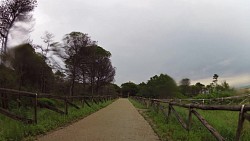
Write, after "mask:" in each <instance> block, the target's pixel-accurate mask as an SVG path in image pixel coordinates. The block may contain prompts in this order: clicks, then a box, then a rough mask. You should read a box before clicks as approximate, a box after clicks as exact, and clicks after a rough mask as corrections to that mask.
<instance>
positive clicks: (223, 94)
mask: <svg viewBox="0 0 250 141" xmlns="http://www.w3.org/2000/svg"><path fill="white" fill-rule="evenodd" d="M234 94H235V92H234V91H232V90H231V91H230V90H228V91H221V92H218V93H211V94H198V95H196V96H194V97H193V98H194V99H211V98H221V97H229V96H233V95H234Z"/></svg>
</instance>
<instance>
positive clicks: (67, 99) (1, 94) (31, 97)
mask: <svg viewBox="0 0 250 141" xmlns="http://www.w3.org/2000/svg"><path fill="white" fill-rule="evenodd" d="M21 98H25V99H28V101H30V102H29V104H28V106H29V107H33V108H34V110H33V118H32V119H30V118H27V117H23V116H20V115H17V114H14V113H12V112H11V109H10V108H9V102H10V101H14V102H17V103H18V107H20V106H21V104H23V103H22V101H21ZM42 98H47V99H52V100H58V101H61V102H62V103H64V109H63V110H62V109H60V108H58V107H56V106H53V105H49V104H46V103H44V102H42V101H40V100H41V99H42ZM115 98H117V97H116V96H112V95H103V96H59V95H51V94H45V93H39V94H37V93H31V92H26V91H18V90H12V89H6V88H0V103H1V105H0V114H3V115H5V116H7V117H9V118H12V119H14V120H18V121H21V122H24V123H28V124H31V123H35V124H36V123H37V116H38V114H37V112H38V108H46V109H48V110H51V111H54V112H57V113H59V114H62V115H68V106H72V107H74V108H76V109H80V107H79V106H78V105H76V104H74V101H80V102H81V103H82V105H83V106H84V104H86V105H87V106H89V107H91V106H92V104H93V102H94V103H96V104H99V103H100V102H104V101H108V100H112V99H115ZM90 103H92V104H90ZM25 105H26V104H25ZM26 106H27V105H26Z"/></svg>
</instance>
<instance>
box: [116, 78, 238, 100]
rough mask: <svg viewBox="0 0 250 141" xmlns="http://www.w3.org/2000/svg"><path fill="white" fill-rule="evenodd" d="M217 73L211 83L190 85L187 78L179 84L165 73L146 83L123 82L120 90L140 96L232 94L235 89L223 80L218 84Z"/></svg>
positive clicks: (193, 96) (185, 96) (167, 96)
mask: <svg viewBox="0 0 250 141" xmlns="http://www.w3.org/2000/svg"><path fill="white" fill-rule="evenodd" d="M218 77H219V76H218V75H217V74H214V76H213V81H212V83H211V84H209V85H207V86H205V85H204V84H202V83H200V82H197V83H196V84H195V85H191V82H190V79H189V78H184V79H182V80H181V81H180V83H179V85H177V84H176V82H175V80H174V79H173V78H171V77H170V76H169V75H167V74H160V75H155V76H153V77H151V78H150V79H149V80H148V81H147V82H146V83H145V82H142V83H140V84H138V85H137V84H135V83H133V82H127V83H123V84H122V85H121V92H122V94H123V96H128V95H130V96H142V97H148V98H160V99H162V98H190V97H192V98H197V99H198V98H202V99H204V98H217V97H227V96H231V95H234V94H235V93H236V91H235V90H234V89H232V88H230V86H229V84H228V83H227V82H226V81H224V82H223V83H222V84H218V83H217V82H218Z"/></svg>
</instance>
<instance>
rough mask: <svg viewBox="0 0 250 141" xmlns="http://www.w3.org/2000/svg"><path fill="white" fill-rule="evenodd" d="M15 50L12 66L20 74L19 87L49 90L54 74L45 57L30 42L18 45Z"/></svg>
mask: <svg viewBox="0 0 250 141" xmlns="http://www.w3.org/2000/svg"><path fill="white" fill-rule="evenodd" d="M13 52H14V54H15V55H14V57H13V59H12V66H13V68H14V69H15V71H16V73H17V74H18V83H19V84H18V86H19V88H22V87H24V88H26V90H40V91H41V92H49V90H50V89H52V88H51V87H52V86H51V84H53V81H54V76H53V72H52V69H51V68H50V67H49V66H48V65H47V64H46V62H45V60H44V58H43V57H42V56H40V55H38V54H37V53H36V52H35V50H34V48H33V47H32V46H31V45H30V44H23V45H20V46H17V47H15V48H14V49H13Z"/></svg>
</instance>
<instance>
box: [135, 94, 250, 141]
mask: <svg viewBox="0 0 250 141" xmlns="http://www.w3.org/2000/svg"><path fill="white" fill-rule="evenodd" d="M131 98H132V99H134V100H137V101H139V102H140V103H142V104H144V105H145V106H147V108H149V106H152V107H153V109H154V110H156V111H157V112H159V111H161V112H163V113H164V115H165V116H166V119H167V121H168V122H169V117H170V115H171V113H173V114H174V115H175V117H176V119H177V120H178V121H179V123H180V124H181V126H182V127H183V128H184V129H185V130H187V131H189V130H190V129H191V123H192V115H194V116H195V117H197V118H198V120H199V121H200V122H201V123H202V124H203V125H204V126H205V127H206V128H207V129H208V131H209V132H210V133H211V134H212V135H213V136H214V137H215V138H216V139H217V140H218V141H225V138H224V137H222V136H221V135H220V133H219V132H218V131H217V130H216V129H215V128H214V127H213V126H211V125H210V124H209V123H208V122H207V121H206V119H205V118H204V117H202V116H201V115H200V114H199V113H198V112H197V110H196V109H200V110H223V111H238V112H239V118H238V127H237V131H236V138H235V141H239V140H240V136H241V132H242V129H243V123H244V121H245V120H248V121H250V114H249V113H247V112H248V111H250V105H238V106H231V105H204V104H194V103H182V102H181V101H180V100H173V99H164V100H162V99H150V98H143V97H131ZM226 99H231V98H226ZM182 101H183V100H182ZM184 101H185V100H184ZM163 105H168V106H167V107H164V106H163ZM173 106H178V107H182V108H186V109H188V111H189V114H188V120H187V123H186V122H185V120H184V119H183V118H182V117H181V116H180V114H179V113H178V112H177V111H176V110H175V109H174V107H173ZM165 108H167V109H168V110H167V112H165V111H164V109H165Z"/></svg>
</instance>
